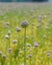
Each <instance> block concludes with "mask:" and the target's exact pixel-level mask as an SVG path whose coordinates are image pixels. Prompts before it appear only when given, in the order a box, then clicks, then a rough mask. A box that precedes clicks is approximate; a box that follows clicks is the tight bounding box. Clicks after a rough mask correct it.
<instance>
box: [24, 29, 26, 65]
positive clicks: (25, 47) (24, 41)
mask: <svg viewBox="0 0 52 65" xmlns="http://www.w3.org/2000/svg"><path fill="white" fill-rule="evenodd" d="M24 65H26V28H25V30H24Z"/></svg>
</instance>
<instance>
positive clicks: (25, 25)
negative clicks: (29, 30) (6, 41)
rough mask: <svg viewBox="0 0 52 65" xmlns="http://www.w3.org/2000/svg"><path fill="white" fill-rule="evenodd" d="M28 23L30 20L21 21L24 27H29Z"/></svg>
mask: <svg viewBox="0 0 52 65" xmlns="http://www.w3.org/2000/svg"><path fill="white" fill-rule="evenodd" d="M28 24H29V22H28V21H23V22H22V23H21V26H22V27H23V28H24V27H27V26H28Z"/></svg>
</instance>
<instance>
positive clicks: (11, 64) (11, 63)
mask: <svg viewBox="0 0 52 65" xmlns="http://www.w3.org/2000/svg"><path fill="white" fill-rule="evenodd" d="M9 61H10V64H9V65H13V62H12V54H11V53H10V60H9Z"/></svg>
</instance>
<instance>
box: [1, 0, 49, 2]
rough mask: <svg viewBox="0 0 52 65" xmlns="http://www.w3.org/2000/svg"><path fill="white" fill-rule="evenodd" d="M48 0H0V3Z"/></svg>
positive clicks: (42, 0) (45, 0)
mask: <svg viewBox="0 0 52 65" xmlns="http://www.w3.org/2000/svg"><path fill="white" fill-rule="evenodd" d="M47 1H48V0H0V2H47Z"/></svg>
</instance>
